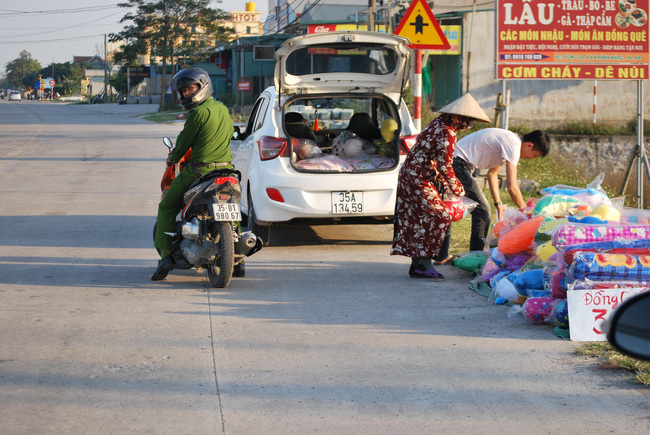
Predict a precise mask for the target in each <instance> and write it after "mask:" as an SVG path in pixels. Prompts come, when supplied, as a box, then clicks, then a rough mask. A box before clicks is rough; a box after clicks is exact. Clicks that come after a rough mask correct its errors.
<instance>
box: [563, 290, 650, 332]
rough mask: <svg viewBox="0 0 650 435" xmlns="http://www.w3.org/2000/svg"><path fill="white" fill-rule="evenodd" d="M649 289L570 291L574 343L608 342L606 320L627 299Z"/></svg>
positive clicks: (570, 325)
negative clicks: (604, 322) (604, 327)
mask: <svg viewBox="0 0 650 435" xmlns="http://www.w3.org/2000/svg"><path fill="white" fill-rule="evenodd" d="M646 289H647V287H628V288H610V289H598V290H570V291H568V292H567V305H568V308H569V333H570V334H571V340H573V341H606V340H607V337H606V336H605V332H603V329H602V323H603V320H604V319H609V316H611V315H612V312H613V311H614V310H615V309H616V308H617V307H618V306H619V304H621V303H622V302H623V301H625V300H626V299H628V298H630V297H632V296H634V295H635V294H637V293H641V292H643V291H645V290H646Z"/></svg>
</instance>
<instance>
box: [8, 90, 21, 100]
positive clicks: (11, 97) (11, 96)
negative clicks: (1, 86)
mask: <svg viewBox="0 0 650 435" xmlns="http://www.w3.org/2000/svg"><path fill="white" fill-rule="evenodd" d="M21 100H22V98H21V96H20V91H11V92H10V93H9V101H21Z"/></svg>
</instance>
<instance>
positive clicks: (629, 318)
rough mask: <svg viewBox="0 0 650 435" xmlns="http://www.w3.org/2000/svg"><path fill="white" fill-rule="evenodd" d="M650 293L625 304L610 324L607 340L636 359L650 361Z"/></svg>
mask: <svg viewBox="0 0 650 435" xmlns="http://www.w3.org/2000/svg"><path fill="white" fill-rule="evenodd" d="M648 313H650V291H646V292H644V293H640V294H638V295H635V296H634V297H631V298H630V299H628V300H626V301H625V302H623V303H622V304H621V305H620V306H619V307H618V309H617V310H616V311H614V313H613V314H612V317H611V319H610V320H609V321H608V322H607V323H608V325H607V326H608V328H609V329H608V331H607V340H608V341H609V342H610V343H611V345H612V346H614V347H615V348H616V349H618V350H620V351H621V352H623V353H624V354H626V355H629V356H632V357H634V358H638V359H642V360H646V361H650V316H649V315H648Z"/></svg>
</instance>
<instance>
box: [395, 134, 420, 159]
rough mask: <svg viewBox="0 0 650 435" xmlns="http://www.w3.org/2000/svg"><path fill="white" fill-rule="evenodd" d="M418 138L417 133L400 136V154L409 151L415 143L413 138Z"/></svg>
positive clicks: (405, 153)
mask: <svg viewBox="0 0 650 435" xmlns="http://www.w3.org/2000/svg"><path fill="white" fill-rule="evenodd" d="M417 138H418V135H417V134H414V135H412V136H402V137H401V138H400V141H399V153H400V155H403V156H405V155H407V154H408V153H409V151H411V148H413V145H415V140H416V139H417Z"/></svg>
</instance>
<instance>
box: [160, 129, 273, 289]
mask: <svg viewBox="0 0 650 435" xmlns="http://www.w3.org/2000/svg"><path fill="white" fill-rule="evenodd" d="M163 143H164V144H165V145H166V146H167V148H168V149H169V152H170V153H171V150H172V148H173V145H172V141H171V140H170V139H169V138H168V137H165V138H163ZM191 152H192V150H191V149H190V150H189V151H188V152H187V154H186V155H185V156H183V158H182V159H181V161H180V162H179V163H176V164H174V165H171V166H168V167H167V169H166V170H165V173H164V175H163V178H162V181H161V183H160V187H161V190H162V196H164V195H165V193H166V192H167V190H168V189H169V186H170V185H171V183H172V181H173V180H174V178H175V177H176V175H178V174H179V173H180V171H181V170H182V169H183V167H184V165H185V164H186V163H189V161H190V157H191ZM240 179H241V174H240V173H239V171H237V170H234V169H216V170H214V171H211V172H208V173H207V174H205V175H203V176H201V177H199V178H197V179H196V180H195V181H194V183H192V185H191V186H190V188H189V189H188V190H187V192H185V196H184V207H183V210H182V211H181V212H180V213H179V215H178V216H177V218H176V227H175V230H174V232H173V233H167V234H169V235H170V236H172V237H173V241H172V256H173V257H174V260H175V261H176V268H177V269H190V268H192V267H196V268H197V269H203V270H206V271H207V275H208V278H209V281H210V285H211V286H212V287H215V288H225V287H227V286H228V284H229V283H230V279H231V278H232V277H233V276H236V277H243V276H244V275H245V273H246V270H245V267H244V257H248V256H251V255H253V254H254V253H256V252H257V251H259V250H260V249H262V244H263V242H262V239H260V238H258V237H256V236H255V234H253V233H252V232H251V231H247V232H243V233H242V232H241V225H240V223H239V221H240V220H241V211H240V209H239V199H240V198H241V185H240ZM155 236H156V226H154V238H155Z"/></svg>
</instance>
